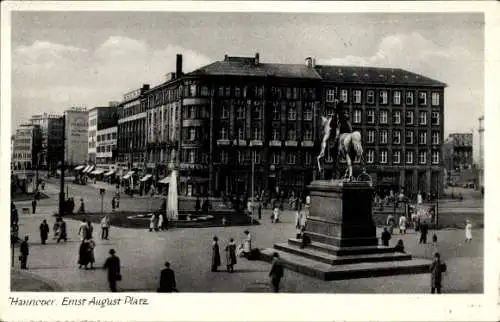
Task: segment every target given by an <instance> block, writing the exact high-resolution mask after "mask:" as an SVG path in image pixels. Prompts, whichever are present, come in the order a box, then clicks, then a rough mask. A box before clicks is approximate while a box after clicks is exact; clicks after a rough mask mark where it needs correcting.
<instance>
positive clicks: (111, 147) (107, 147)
mask: <svg viewBox="0 0 500 322" xmlns="http://www.w3.org/2000/svg"><path fill="white" fill-rule="evenodd" d="M113 150H116V144H108V145H99V146H98V147H97V148H96V152H97V153H99V152H112V151H113Z"/></svg>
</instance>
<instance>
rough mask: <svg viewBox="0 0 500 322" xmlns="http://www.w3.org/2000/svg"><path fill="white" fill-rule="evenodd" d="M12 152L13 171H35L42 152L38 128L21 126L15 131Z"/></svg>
mask: <svg viewBox="0 0 500 322" xmlns="http://www.w3.org/2000/svg"><path fill="white" fill-rule="evenodd" d="M12 150H13V152H12V165H13V170H35V169H36V168H37V166H39V161H40V154H41V151H42V133H41V129H40V126H39V125H33V124H21V125H20V126H19V128H18V129H17V130H16V134H15V138H14V144H13V148H12Z"/></svg>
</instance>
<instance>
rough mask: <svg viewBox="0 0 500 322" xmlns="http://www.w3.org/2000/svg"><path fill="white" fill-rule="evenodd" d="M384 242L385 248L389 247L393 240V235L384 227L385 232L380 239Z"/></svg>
mask: <svg viewBox="0 0 500 322" xmlns="http://www.w3.org/2000/svg"><path fill="white" fill-rule="evenodd" d="M380 239H381V240H382V245H383V246H389V240H391V233H390V232H389V231H388V230H387V228H386V227H384V231H383V232H382V236H381V237H380Z"/></svg>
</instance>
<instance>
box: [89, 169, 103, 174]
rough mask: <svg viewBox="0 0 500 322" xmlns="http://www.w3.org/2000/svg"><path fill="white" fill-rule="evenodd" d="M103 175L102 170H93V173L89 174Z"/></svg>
mask: <svg viewBox="0 0 500 322" xmlns="http://www.w3.org/2000/svg"><path fill="white" fill-rule="evenodd" d="M103 173H104V169H99V168H98V169H95V170H94V171H92V172H91V173H90V174H93V175H96V176H97V175H100V174H103Z"/></svg>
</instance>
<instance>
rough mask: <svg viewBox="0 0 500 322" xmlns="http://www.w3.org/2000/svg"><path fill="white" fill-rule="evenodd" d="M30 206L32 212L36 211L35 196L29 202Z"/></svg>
mask: <svg viewBox="0 0 500 322" xmlns="http://www.w3.org/2000/svg"><path fill="white" fill-rule="evenodd" d="M31 208H32V210H33V211H32V213H33V214H34V213H36V198H34V199H33V201H32V202H31Z"/></svg>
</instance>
